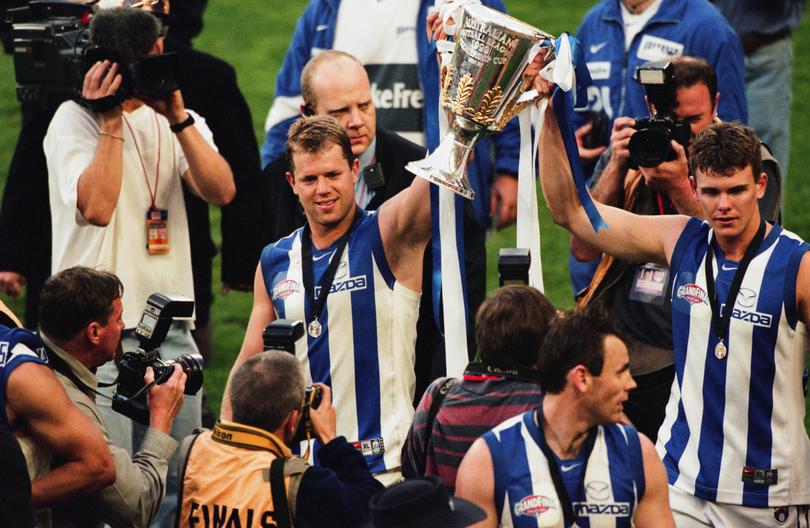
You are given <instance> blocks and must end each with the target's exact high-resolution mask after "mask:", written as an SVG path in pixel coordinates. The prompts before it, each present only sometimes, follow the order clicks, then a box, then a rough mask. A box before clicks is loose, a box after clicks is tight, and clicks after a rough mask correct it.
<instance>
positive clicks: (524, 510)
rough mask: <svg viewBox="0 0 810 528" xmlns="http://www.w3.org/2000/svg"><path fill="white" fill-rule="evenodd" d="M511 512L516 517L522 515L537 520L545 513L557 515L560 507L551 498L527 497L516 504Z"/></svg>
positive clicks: (543, 496) (540, 496) (541, 496)
mask: <svg viewBox="0 0 810 528" xmlns="http://www.w3.org/2000/svg"><path fill="white" fill-rule="evenodd" d="M513 510H514V512H515V515H517V516H521V515H523V516H525V517H534V518H535V519H537V518H539V517H540V516H541V515H543V514H544V513H546V512H557V513H559V511H560V506H559V504H557V500H556V499H554V498H552V497H546V496H545V495H529V496H527V497H523V498H522V499H520V500H519V501H518V502H516V503H515V506H514V508H513Z"/></svg>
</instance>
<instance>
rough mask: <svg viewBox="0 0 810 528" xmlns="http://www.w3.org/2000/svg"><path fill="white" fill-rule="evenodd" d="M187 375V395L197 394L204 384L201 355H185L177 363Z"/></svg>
mask: <svg viewBox="0 0 810 528" xmlns="http://www.w3.org/2000/svg"><path fill="white" fill-rule="evenodd" d="M174 362H175V363H177V364H178V365H180V368H182V369H183V372H185V373H186V390H185V393H186V394H197V391H199V390H200V388H201V387H202V384H203V363H202V356H200V355H199V354H183V355H182V356H180V357H179V358H177V359H176V360H175V361H174Z"/></svg>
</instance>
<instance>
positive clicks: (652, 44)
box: [636, 35, 683, 61]
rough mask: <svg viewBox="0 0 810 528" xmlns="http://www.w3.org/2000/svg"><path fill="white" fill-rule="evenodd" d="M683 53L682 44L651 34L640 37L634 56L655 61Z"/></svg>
mask: <svg viewBox="0 0 810 528" xmlns="http://www.w3.org/2000/svg"><path fill="white" fill-rule="evenodd" d="M681 54H683V44H681V43H680V42H675V41H674V40H667V39H663V38H661V37H654V36H652V35H644V36H643V37H641V43H640V44H639V45H638V52H637V53H636V56H638V58H639V59H641V60H645V61H657V60H663V59H668V58H670V57H677V56H678V55H681Z"/></svg>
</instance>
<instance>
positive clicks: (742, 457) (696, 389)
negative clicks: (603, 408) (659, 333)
mask: <svg viewBox="0 0 810 528" xmlns="http://www.w3.org/2000/svg"><path fill="white" fill-rule="evenodd" d="M710 236H711V228H710V227H709V225H708V224H707V223H706V222H702V221H700V220H698V219H695V218H693V219H692V220H690V221H689V223H688V224H687V225H686V228H685V229H684V231H683V233H682V234H681V237H680V239H679V240H678V242H677V244H676V246H675V250H674V252H673V255H672V263H671V268H672V270H673V273H674V274H675V279H674V281H673V290H672V308H673V309H672V329H673V341H674V345H675V368H676V378H675V381H674V382H673V384H672V393H671V395H670V399H669V403H668V404H667V414H666V416H667V417H666V420H665V421H664V423H663V425H662V426H661V430H660V432H659V433H658V443H657V446H656V447H657V449H658V452H659V454H660V455H661V457H662V458H663V459H664V465H665V466H666V469H667V474H668V477H669V483H670V484H671V485H674V486H675V487H677V488H678V489H680V490H682V491H684V492H686V493H689V494H693V495H695V496H696V497H698V498H701V499H704V500H708V501H712V502H718V503H727V504H738V505H743V506H751V507H766V506H789V505H799V504H808V503H810V441H809V440H808V438H807V433H806V432H805V429H804V404H805V402H804V397H803V394H802V371H803V369H804V362H805V356H804V354H802V353H800V351H799V350H797V340H796V336H797V332H796V325H797V323H798V320H797V307H796V277H797V273H798V268H799V263H800V261H801V258H802V256H803V255H804V253H805V252H806V251H808V250H810V246H808V244H806V243H804V242H803V241H802V240H801V239H799V238H798V237H797V236H796V235H794V234H793V233H790V232H788V231H785V230H783V229H782V228H780V227H779V226H773V228H772V229H771V232H770V233H769V234H768V235H767V236H766V237H765V239H764V240H763V242H762V244H761V245H760V248H759V251H758V253H757V255H756V256H755V257H754V258H753V260H752V261H751V263H750V265H749V267H748V270H747V271H746V273H745V278H744V280H743V282H742V285H741V287H740V292H739V295H738V296H737V299H736V302H735V305H734V306H733V307H732V308H729V307H722V308H721V310H726V309H732V310H733V312H732V316H731V323H730V326H729V333H728V336H727V337H726V340H725V343H726V345H727V348H728V355H727V356H726V357H725V358H724V359H718V358H717V357H715V354H714V347H715V344H716V343H717V341H718V336H716V335H715V333H714V331H713V330H712V328H711V322H710V321H711V309H710V306H709V300H708V296H707V290H706V279H705V268H704V266H705V257H706V253H707V248H708V242H709V240H710V238H709V237H710ZM716 255H717V256H716V262H715V263H714V264H713V268H714V270H715V283H716V286H717V298H718V299H720V302H724V301H725V299H726V298H727V295H728V290H729V288H730V286H731V281H732V280H733V278H734V272H735V271H736V268H737V265H738V263H737V262H735V261H730V260H726V259H725V258H724V256H723V254H722V251H721V250H720V249H719V248H718V249H717V251H716Z"/></svg>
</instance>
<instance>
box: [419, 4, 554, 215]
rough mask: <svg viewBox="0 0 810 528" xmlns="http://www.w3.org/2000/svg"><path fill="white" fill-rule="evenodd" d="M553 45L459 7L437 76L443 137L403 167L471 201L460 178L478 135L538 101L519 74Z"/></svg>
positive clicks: (516, 23)
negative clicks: (449, 51)
mask: <svg viewBox="0 0 810 528" xmlns="http://www.w3.org/2000/svg"><path fill="white" fill-rule="evenodd" d="M553 47H554V39H553V37H552V36H551V35H549V34H547V33H545V32H543V31H541V30H539V29H537V28H535V27H533V26H530V25H529V24H526V23H524V22H521V21H520V20H518V19H516V18H513V17H511V16H509V15H506V14H504V13H501V12H500V11H496V10H494V9H490V8H488V7H485V6H483V5H480V4H468V5H466V6H464V9H463V14H462V17H461V20H460V21H459V25H458V30H457V33H456V35H455V46H454V49H453V57H452V61H451V63H450V64H449V65H448V66H446V67H445V68H443V69H442V72H441V95H440V102H441V107H442V109H444V110H445V111H446V112H447V114H448V130H447V133H446V134H445V137H444V138H443V139H442V142H441V145H440V146H439V148H438V149H436V151H435V152H434V154H435V155H431V156H430V157H428V158H427V159H425V160H422V161H421V162H412V163H410V164H408V166H407V169H408V170H409V171H411V172H413V173H414V174H416V175H417V176H420V177H422V178H425V179H427V180H428V181H431V182H433V183H435V184H437V185H441V186H443V187H446V188H448V189H450V190H451V191H453V192H454V193H456V194H459V195H461V196H463V197H465V198H467V199H470V200H471V199H473V198H474V196H475V192H474V191H473V189H472V186H471V185H470V182H469V180H468V179H467V176H466V174H465V173H466V167H467V160H468V159H469V156H470V153H471V152H472V151H473V148H474V147H475V144H476V142H477V141H478V139H479V138H480V137H481V136H483V135H484V134H492V133H495V132H499V131H501V130H503V128H504V127H505V126H506V124H507V123H508V122H509V121H510V120H511V119H512V118H513V117H515V116H516V115H517V114H518V113H520V111H521V110H523V109H524V108H526V107H527V106H528V105H530V104H533V103H534V102H535V101H536V100H537V98H538V96H537V95H536V92H534V91H533V90H532V87H531V85H530V83H528V82H524V80H523V72H524V71H525V70H526V67H527V66H528V65H529V63H530V62H531V60H532V59H533V57H534V54H533V53H532V52H533V51H538V52H539V53H544V54H545V55H544V57H545V62H546V63H548V62H550V61H551V60H552V59H553V53H554V51H553ZM527 92H528V93H527ZM532 94H534V95H533V96H532Z"/></svg>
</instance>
